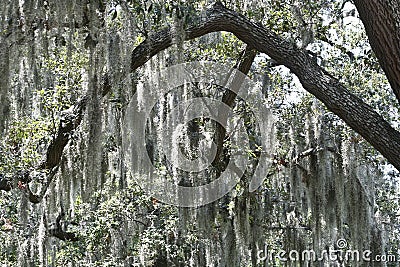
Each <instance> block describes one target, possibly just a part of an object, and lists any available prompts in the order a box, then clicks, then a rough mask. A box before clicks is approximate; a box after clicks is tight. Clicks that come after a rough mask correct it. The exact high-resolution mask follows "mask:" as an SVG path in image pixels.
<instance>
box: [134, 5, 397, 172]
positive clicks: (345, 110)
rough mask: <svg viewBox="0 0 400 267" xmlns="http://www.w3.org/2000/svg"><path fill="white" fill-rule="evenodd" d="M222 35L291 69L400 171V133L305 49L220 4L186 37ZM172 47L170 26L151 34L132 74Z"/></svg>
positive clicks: (136, 53)
mask: <svg viewBox="0 0 400 267" xmlns="http://www.w3.org/2000/svg"><path fill="white" fill-rule="evenodd" d="M217 31H228V32H231V33H233V34H234V35H236V36H237V37H238V38H239V39H240V40H242V41H243V42H245V43H247V44H248V45H250V46H251V47H254V48H255V49H257V50H258V51H260V52H263V53H266V54H267V55H269V56H270V57H271V58H272V59H273V60H275V61H276V62H277V63H279V64H282V65H285V66H286V67H288V68H289V69H290V70H291V71H292V72H293V73H294V74H296V76H297V77H298V78H299V80H300V82H301V84H302V85H303V87H304V88H305V89H306V90H307V91H308V92H309V93H311V94H313V95H314V96H315V97H316V98H318V99H319V100H320V101H322V102H323V103H324V104H325V105H326V106H327V108H328V109H329V110H331V111H332V112H333V113H335V114H336V115H337V116H339V117H340V118H341V119H343V121H344V122H345V123H347V125H349V126H350V127H351V128H352V129H353V130H355V131H356V132H358V133H359V134H360V135H361V136H363V137H364V138H365V139H366V140H367V141H368V142H369V143H370V144H371V145H372V146H373V147H374V148H376V149H377V150H378V151H379V152H381V153H382V155H383V156H384V157H385V158H387V160H388V161H389V162H390V163H392V164H393V166H394V167H395V168H397V169H398V170H400V152H399V151H400V133H399V132H398V131H396V130H395V129H394V128H393V127H392V126H391V125H390V124H389V123H388V122H387V121H385V120H384V119H383V117H382V116H381V115H380V114H378V113H377V112H376V111H375V110H374V109H373V108H372V107H371V106H369V105H368V104H366V103H365V102H364V101H363V100H362V99H361V98H359V97H357V96H356V95H354V94H353V93H351V92H350V91H349V90H348V89H347V88H346V87H345V86H344V85H343V84H341V83H340V82H339V80H338V79H336V78H334V77H333V76H332V75H330V74H329V73H328V72H327V71H326V70H325V69H323V68H322V67H321V66H319V65H318V64H317V62H316V61H315V59H314V58H313V57H312V56H311V55H309V54H308V53H307V51H306V50H304V49H300V48H297V47H295V46H294V45H293V43H291V42H289V41H287V40H285V39H283V38H281V37H280V36H278V35H277V34H275V33H274V32H272V31H271V30H268V29H266V28H264V27H263V26H261V25H259V24H255V23H253V22H251V21H249V20H248V19H247V18H246V17H245V16H243V15H241V14H238V13H237V12H235V11H232V10H229V9H227V8H225V7H224V6H223V5H222V4H220V3H217V4H216V5H215V6H214V7H213V8H211V9H210V10H208V11H207V13H206V15H205V16H203V17H202V20H201V22H200V23H199V24H198V25H196V26H193V27H189V28H188V29H187V30H186V31H185V38H186V40H190V39H194V38H197V37H200V36H203V35H205V34H207V33H211V32H217ZM172 43H173V33H172V31H171V30H170V29H169V28H166V29H163V30H161V31H159V32H157V33H154V34H152V35H150V36H149V38H148V39H146V40H145V41H143V43H141V44H140V45H139V46H138V47H136V48H135V49H134V50H133V52H132V64H131V70H132V71H134V70H136V69H137V68H138V67H140V66H142V65H143V64H144V63H146V62H147V61H148V60H149V59H150V58H151V57H152V56H154V55H156V54H157V53H158V52H160V51H161V50H163V49H166V48H168V47H169V46H171V45H172Z"/></svg>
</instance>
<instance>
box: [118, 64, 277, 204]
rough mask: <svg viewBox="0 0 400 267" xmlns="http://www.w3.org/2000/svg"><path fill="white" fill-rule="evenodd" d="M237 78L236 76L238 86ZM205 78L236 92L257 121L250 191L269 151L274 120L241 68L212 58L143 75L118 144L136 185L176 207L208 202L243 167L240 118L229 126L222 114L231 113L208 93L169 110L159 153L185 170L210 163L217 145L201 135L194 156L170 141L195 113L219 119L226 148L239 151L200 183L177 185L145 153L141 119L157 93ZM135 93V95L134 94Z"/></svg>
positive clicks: (257, 182)
mask: <svg viewBox="0 0 400 267" xmlns="http://www.w3.org/2000/svg"><path fill="white" fill-rule="evenodd" d="M227 77H229V78H228V79H227ZM237 77H239V78H240V84H239V85H240V86H239V85H238V82H237V81H238V79H237ZM210 82H212V83H213V84H216V85H219V86H223V87H225V88H226V89H229V90H231V91H234V92H235V93H236V94H237V97H240V98H241V99H242V100H244V101H245V103H246V104H247V105H248V106H249V107H251V108H252V113H253V116H254V118H255V120H256V123H257V124H258V127H259V133H260V135H261V136H260V140H259V142H260V143H261V146H260V151H261V155H260V157H259V161H258V165H257V167H256V170H255V172H254V175H253V177H252V179H251V182H250V184H249V191H254V190H255V189H257V188H258V187H259V186H260V185H261V183H262V181H263V179H264V178H265V177H266V175H267V170H268V167H269V166H270V161H271V155H272V153H273V141H274V140H273V139H274V120H273V117H272V114H271V112H270V110H269V109H268V108H267V107H266V105H265V103H264V97H263V95H262V94H261V90H259V89H258V88H257V86H256V83H254V82H252V81H251V80H250V79H249V78H248V77H247V76H246V75H244V74H243V73H241V72H240V71H238V70H236V69H231V68H229V67H227V66H226V65H223V64H218V63H215V62H191V63H185V64H179V65H175V66H172V67H168V68H166V69H164V70H162V71H161V72H159V73H156V74H155V75H153V76H152V77H149V78H148V81H147V87H149V88H146V91H145V93H144V92H139V93H138V92H137V93H136V95H135V96H134V97H133V99H132V100H131V102H130V104H129V106H128V108H127V114H129V116H126V118H128V119H126V120H125V122H124V127H123V131H124V135H123V136H124V140H123V147H124V151H125V153H126V155H127V158H128V159H129V160H128V168H129V169H130V171H131V173H132V175H133V177H135V178H136V179H137V182H138V184H139V185H140V186H142V188H143V189H144V190H145V191H146V192H147V193H149V194H151V195H152V196H153V197H155V198H156V199H158V200H160V201H161V202H164V203H168V204H172V205H176V206H181V207H198V206H202V205H205V204H208V203H211V202H213V201H215V200H217V199H219V198H221V197H222V196H224V195H225V194H226V193H228V192H229V191H230V190H232V188H234V187H235V185H236V184H237V182H238V181H239V179H240V177H241V176H242V175H243V173H244V171H245V170H246V165H247V161H248V154H247V153H246V151H248V144H249V141H248V140H249V139H248V135H247V132H246V128H245V127H244V124H243V121H242V122H241V123H239V125H240V126H239V127H238V126H236V127H234V128H232V127H230V126H229V123H227V117H226V114H230V115H232V114H231V113H232V112H231V108H230V107H229V106H228V105H226V104H224V103H223V102H222V101H219V100H216V99H212V98H208V97H196V98H192V99H190V100H188V101H182V102H180V103H179V104H177V105H176V106H175V107H174V108H173V109H172V110H170V112H169V113H168V118H167V119H166V120H168V124H166V125H167V126H166V127H165V128H164V129H163V132H162V136H163V138H162V140H163V143H162V144H161V147H162V151H163V153H164V157H165V158H166V159H167V160H168V162H169V163H170V164H172V165H173V167H174V168H178V169H180V170H183V171H186V172H200V171H203V170H205V169H206V168H207V167H209V166H210V164H211V162H212V161H213V159H214V157H215V155H216V144H215V143H214V142H213V141H211V140H207V139H206V138H205V139H203V140H201V141H200V142H199V153H198V154H199V155H198V157H196V158H195V159H189V158H187V157H186V156H185V155H184V154H183V153H182V151H181V150H180V149H179V140H176V138H175V140H174V137H176V134H174V131H176V130H177V128H179V127H180V126H181V125H184V124H185V123H187V122H188V121H190V120H193V119H195V118H209V119H211V120H214V121H216V122H218V123H220V124H221V125H222V126H223V127H224V128H225V129H226V130H227V132H230V133H231V135H230V140H231V143H232V144H231V147H235V148H239V149H237V151H240V152H241V153H233V154H231V156H230V160H229V163H228V166H227V167H226V169H225V170H224V172H223V173H222V174H221V175H220V176H219V177H218V178H217V179H215V180H213V181H212V182H210V183H208V184H205V185H201V186H194V187H185V186H180V185H178V184H177V183H176V182H174V181H172V180H171V179H166V178H165V176H163V175H160V172H159V170H158V169H157V168H156V167H155V166H153V164H152V160H151V158H150V157H149V155H148V152H147V149H146V122H147V120H148V119H149V117H150V113H151V110H152V108H153V107H154V106H155V105H156V103H157V101H158V100H159V99H158V98H159V96H160V95H165V94H166V93H168V92H170V91H171V90H173V89H174V88H177V87H178V86H182V85H184V84H188V83H204V84H206V83H210ZM235 83H236V84H235ZM138 94H140V97H136V96H137V95H138ZM221 114H224V115H221Z"/></svg>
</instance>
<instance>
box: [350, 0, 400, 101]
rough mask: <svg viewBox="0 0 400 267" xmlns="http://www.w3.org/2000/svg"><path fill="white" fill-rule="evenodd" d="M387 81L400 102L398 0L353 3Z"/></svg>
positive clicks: (356, 0) (399, 16) (399, 4)
mask: <svg viewBox="0 0 400 267" xmlns="http://www.w3.org/2000/svg"><path fill="white" fill-rule="evenodd" d="M354 4H355V5H356V7H357V10H358V13H359V14H360V18H361V20H362V22H363V24H364V27H365V31H366V32H367V35H368V39H369V42H370V44H371V47H372V50H373V51H374V52H375V55H376V57H377V58H378V60H379V64H380V65H381V67H382V69H383V71H384V72H385V74H386V77H387V78H388V80H389V83H390V85H391V87H392V89H393V91H394V93H395V95H396V97H397V100H398V101H399V102H400V27H399V26H400V13H399V8H400V3H399V1H398V0H395V1H389V0H371V1H362V0H354Z"/></svg>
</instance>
